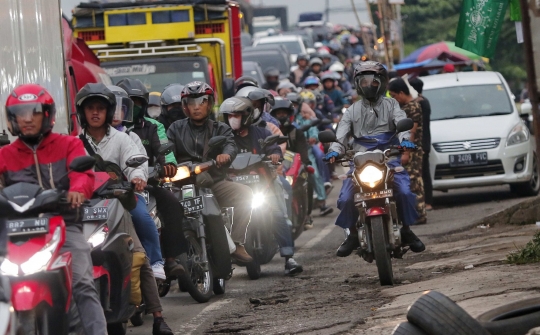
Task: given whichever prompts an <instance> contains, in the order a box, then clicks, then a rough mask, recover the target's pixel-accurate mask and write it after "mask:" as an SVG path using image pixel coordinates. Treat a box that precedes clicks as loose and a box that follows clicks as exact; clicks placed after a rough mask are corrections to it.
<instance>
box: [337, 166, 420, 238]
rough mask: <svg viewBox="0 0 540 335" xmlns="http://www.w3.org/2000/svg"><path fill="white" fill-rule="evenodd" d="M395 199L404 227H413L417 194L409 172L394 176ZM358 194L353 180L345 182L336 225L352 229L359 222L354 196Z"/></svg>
mask: <svg viewBox="0 0 540 335" xmlns="http://www.w3.org/2000/svg"><path fill="white" fill-rule="evenodd" d="M393 188H394V199H396V205H397V211H398V215H399V217H400V218H401V221H402V223H403V225H404V226H410V225H413V224H414V223H415V222H416V220H417V219H418V212H417V211H416V194H414V193H412V192H411V188H410V179H409V175H408V174H407V171H405V170H404V171H401V172H399V173H396V174H395V175H394V187H393ZM356 192H358V187H356V186H355V185H354V182H353V181H352V179H350V178H348V179H346V180H345V181H343V186H342V187H341V191H340V193H339V198H338V201H337V208H339V210H341V212H340V213H339V215H338V217H337V219H336V225H337V226H340V227H341V228H343V229H345V228H349V229H350V228H352V227H354V225H355V224H356V221H358V216H359V215H360V214H359V213H358V208H356V207H355V206H354V194H355V193H356Z"/></svg>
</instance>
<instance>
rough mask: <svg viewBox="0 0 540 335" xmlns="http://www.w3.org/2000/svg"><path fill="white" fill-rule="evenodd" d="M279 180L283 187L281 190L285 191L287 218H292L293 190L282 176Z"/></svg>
mask: <svg viewBox="0 0 540 335" xmlns="http://www.w3.org/2000/svg"><path fill="white" fill-rule="evenodd" d="M279 180H280V181H281V185H282V186H283V190H284V191H285V204H286V205H287V217H289V218H291V217H292V198H293V190H292V186H291V184H289V182H288V181H287V179H285V177H283V176H281V175H280V176H279Z"/></svg>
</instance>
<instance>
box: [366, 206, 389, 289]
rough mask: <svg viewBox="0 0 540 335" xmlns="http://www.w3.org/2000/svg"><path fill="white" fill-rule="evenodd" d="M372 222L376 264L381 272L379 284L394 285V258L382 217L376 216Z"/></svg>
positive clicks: (371, 219)
mask: <svg viewBox="0 0 540 335" xmlns="http://www.w3.org/2000/svg"><path fill="white" fill-rule="evenodd" d="M370 221H371V237H372V241H373V252H374V254H375V264H377V271H378V272H379V282H380V283H381V285H383V286H385V285H394V274H393V273H392V258H391V255H390V250H389V248H388V236H387V233H386V229H385V224H384V219H383V217H382V216H374V217H371V218H370Z"/></svg>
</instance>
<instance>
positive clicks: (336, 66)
mask: <svg viewBox="0 0 540 335" xmlns="http://www.w3.org/2000/svg"><path fill="white" fill-rule="evenodd" d="M328 71H332V72H343V71H345V66H344V65H343V64H341V63H340V62H335V63H334V64H332V65H330V68H329V69H328Z"/></svg>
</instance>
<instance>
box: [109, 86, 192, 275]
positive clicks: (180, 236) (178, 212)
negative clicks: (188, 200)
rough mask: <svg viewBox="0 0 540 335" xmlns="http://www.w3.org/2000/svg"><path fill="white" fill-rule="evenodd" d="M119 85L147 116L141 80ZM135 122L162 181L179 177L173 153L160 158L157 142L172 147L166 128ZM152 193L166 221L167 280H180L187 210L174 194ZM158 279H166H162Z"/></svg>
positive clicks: (156, 190)
mask: <svg viewBox="0 0 540 335" xmlns="http://www.w3.org/2000/svg"><path fill="white" fill-rule="evenodd" d="M119 85H122V86H119V87H121V88H123V89H125V90H126V92H127V94H128V95H129V97H130V99H131V100H132V101H133V106H134V109H135V107H136V106H139V107H140V108H142V110H141V113H140V115H145V114H146V111H145V102H146V100H145V99H146V94H147V93H148V91H146V87H145V86H144V85H143V83H142V82H141V81H139V80H138V79H135V80H131V79H124V80H122V81H121V82H120V84H119ZM134 114H135V113H134ZM133 121H134V122H135V125H134V126H132V127H131V128H128V132H131V131H132V132H134V133H136V134H137V135H138V136H139V138H140V139H141V141H142V143H143V145H144V147H145V150H146V154H147V155H148V156H149V157H156V159H157V161H158V162H159V163H160V168H161V169H160V175H161V176H162V177H174V175H175V174H176V159H175V158H174V155H173V154H172V153H171V154H168V155H166V156H164V155H162V154H160V153H159V146H157V144H156V141H155V139H156V138H159V142H160V143H168V141H169V140H168V139H167V138H166V137H164V134H165V131H164V129H163V125H162V124H161V123H160V122H159V121H155V120H149V119H148V118H144V119H143V120H138V121H137V120H136V119H134V120H133ZM148 121H150V122H152V124H151V125H150V123H149V122H148ZM130 124H131V122H125V121H124V125H130ZM138 125H139V126H138ZM148 125H150V126H148ZM165 136H166V135H165ZM149 142H150V143H152V145H148V144H147V143H149ZM145 144H146V145H145ZM148 166H156V164H155V161H154V160H149V161H148ZM152 184H153V185H154V186H157V181H155V180H154V181H152ZM149 192H150V194H152V195H153V196H154V198H155V199H156V207H157V210H158V212H159V214H160V215H161V217H162V218H163V227H162V228H161V244H162V246H163V250H162V253H163V257H164V258H165V266H164V270H165V274H166V275H167V276H170V275H173V276H179V275H180V274H181V273H183V272H184V268H183V267H182V265H180V264H178V263H177V262H176V257H177V256H178V255H180V254H182V253H186V252H187V241H186V238H185V236H184V232H183V229H182V220H181V219H179V218H181V217H183V213H184V209H183V207H182V206H181V205H180V203H179V202H178V199H177V198H176V197H175V196H174V194H172V193H171V192H169V191H167V190H165V189H163V188H160V187H152V188H150V189H149ZM158 278H159V279H162V278H161V277H158Z"/></svg>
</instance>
